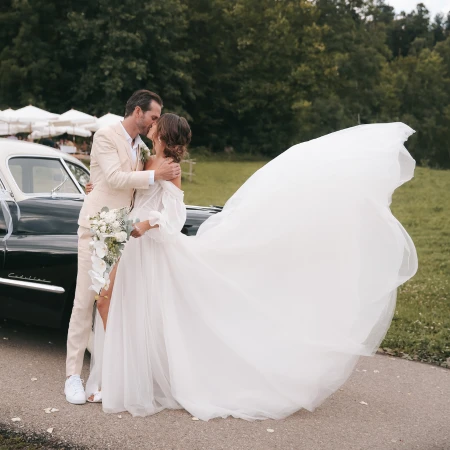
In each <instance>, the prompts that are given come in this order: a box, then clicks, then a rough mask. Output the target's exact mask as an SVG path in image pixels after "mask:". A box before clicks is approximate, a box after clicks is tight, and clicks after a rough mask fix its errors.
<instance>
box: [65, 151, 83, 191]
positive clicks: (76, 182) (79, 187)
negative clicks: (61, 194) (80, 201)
mask: <svg viewBox="0 0 450 450" xmlns="http://www.w3.org/2000/svg"><path fill="white" fill-rule="evenodd" d="M60 160H61V164H62V165H63V166H64V168H65V169H66V172H67V173H68V174H69V176H70V178H72V181H73V182H74V184H75V186H76V187H77V188H78V190H79V191H80V194H82V195H83V197H85V196H86V194H85V193H84V191H83V188H82V187H81V186H80V183H78V180H77V179H76V177H75V175H74V174H73V173H72V171H71V170H70V168H69V166H68V165H67V163H66V161H65V159H64V158H63V157H62V156H61V157H60ZM74 165H75V164H74Z"/></svg>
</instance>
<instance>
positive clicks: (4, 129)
mask: <svg viewBox="0 0 450 450" xmlns="http://www.w3.org/2000/svg"><path fill="white" fill-rule="evenodd" d="M13 112H14V110H13V109H11V108H8V109H5V110H4V111H1V112H0V136H8V135H10V134H17V133H27V132H29V131H30V128H29V125H22V124H16V123H14V124H12V123H10V122H9V121H10V120H11V113H13Z"/></svg>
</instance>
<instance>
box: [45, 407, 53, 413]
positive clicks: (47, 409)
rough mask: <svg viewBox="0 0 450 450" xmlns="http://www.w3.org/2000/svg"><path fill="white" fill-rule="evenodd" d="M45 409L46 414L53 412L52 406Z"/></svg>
mask: <svg viewBox="0 0 450 450" xmlns="http://www.w3.org/2000/svg"><path fill="white" fill-rule="evenodd" d="M44 411H45V414H51V412H52V408H45V409H44Z"/></svg>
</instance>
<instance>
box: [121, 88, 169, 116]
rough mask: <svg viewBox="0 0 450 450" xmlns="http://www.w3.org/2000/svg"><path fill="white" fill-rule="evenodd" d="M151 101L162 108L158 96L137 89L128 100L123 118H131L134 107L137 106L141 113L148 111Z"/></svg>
mask: <svg viewBox="0 0 450 450" xmlns="http://www.w3.org/2000/svg"><path fill="white" fill-rule="evenodd" d="M152 101H154V102H156V103H158V105H160V106H161V108H162V107H163V102H162V100H161V97H160V96H159V95H158V94H155V93H154V92H152V91H147V90H146V89H139V91H136V92H134V93H133V95H132V96H131V97H130V98H129V99H128V101H127V104H126V106H125V117H128V116H131V115H132V114H133V111H134V110H135V109H136V106H139V107H140V108H141V109H142V111H144V112H145V111H148V110H149V109H150V104H151V103H152Z"/></svg>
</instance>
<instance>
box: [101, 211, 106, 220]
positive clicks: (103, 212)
mask: <svg viewBox="0 0 450 450" xmlns="http://www.w3.org/2000/svg"><path fill="white" fill-rule="evenodd" d="M105 216H106V211H102V212H101V213H100V217H101V218H102V219H104V217H105Z"/></svg>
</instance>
